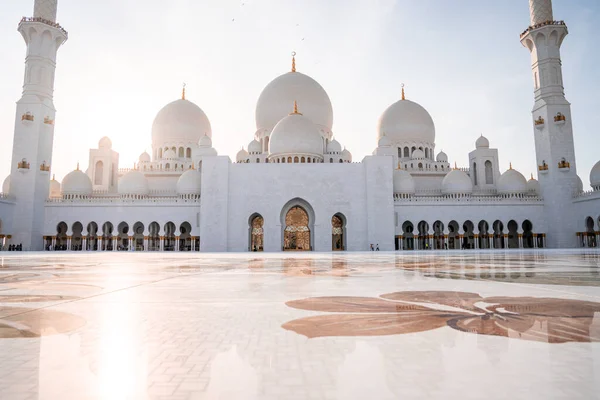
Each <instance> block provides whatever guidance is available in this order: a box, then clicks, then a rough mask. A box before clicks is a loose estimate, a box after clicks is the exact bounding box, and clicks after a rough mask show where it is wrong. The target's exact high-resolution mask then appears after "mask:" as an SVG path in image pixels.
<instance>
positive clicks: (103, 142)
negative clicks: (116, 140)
mask: <svg viewBox="0 0 600 400" xmlns="http://www.w3.org/2000/svg"><path fill="white" fill-rule="evenodd" d="M98 148H99V149H109V150H110V149H112V140H110V139H109V138H108V136H104V137H103V138H102V139H100V141H99V142H98Z"/></svg>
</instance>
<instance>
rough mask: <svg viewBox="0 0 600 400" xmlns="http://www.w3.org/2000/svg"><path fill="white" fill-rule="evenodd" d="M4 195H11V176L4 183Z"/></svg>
mask: <svg viewBox="0 0 600 400" xmlns="http://www.w3.org/2000/svg"><path fill="white" fill-rule="evenodd" d="M2 193H5V194H8V193H10V175H8V176H7V177H6V179H4V182H3V183H2Z"/></svg>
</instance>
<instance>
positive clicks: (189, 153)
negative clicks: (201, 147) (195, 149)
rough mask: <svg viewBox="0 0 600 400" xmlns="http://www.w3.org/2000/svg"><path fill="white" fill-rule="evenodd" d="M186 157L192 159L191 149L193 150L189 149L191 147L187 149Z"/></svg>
mask: <svg viewBox="0 0 600 400" xmlns="http://www.w3.org/2000/svg"><path fill="white" fill-rule="evenodd" d="M185 156H186V157H187V158H192V149H191V148H189V147H188V148H187V149H186V151H185Z"/></svg>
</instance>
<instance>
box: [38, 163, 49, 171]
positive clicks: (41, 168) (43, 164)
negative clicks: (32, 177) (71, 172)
mask: <svg viewBox="0 0 600 400" xmlns="http://www.w3.org/2000/svg"><path fill="white" fill-rule="evenodd" d="M40 171H41V172H50V166H49V165H48V164H46V161H44V162H43V163H42V165H40Z"/></svg>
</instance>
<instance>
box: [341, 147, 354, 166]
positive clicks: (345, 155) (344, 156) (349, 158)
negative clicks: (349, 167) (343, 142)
mask: <svg viewBox="0 0 600 400" xmlns="http://www.w3.org/2000/svg"><path fill="white" fill-rule="evenodd" d="M342 160H344V162H349V163H351V162H352V153H350V152H349V151H348V150H346V149H344V151H342Z"/></svg>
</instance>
